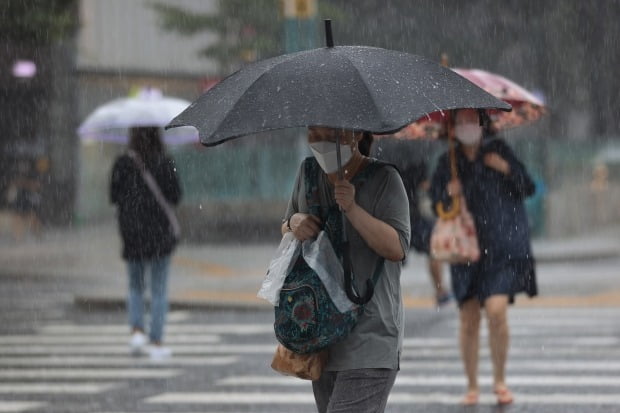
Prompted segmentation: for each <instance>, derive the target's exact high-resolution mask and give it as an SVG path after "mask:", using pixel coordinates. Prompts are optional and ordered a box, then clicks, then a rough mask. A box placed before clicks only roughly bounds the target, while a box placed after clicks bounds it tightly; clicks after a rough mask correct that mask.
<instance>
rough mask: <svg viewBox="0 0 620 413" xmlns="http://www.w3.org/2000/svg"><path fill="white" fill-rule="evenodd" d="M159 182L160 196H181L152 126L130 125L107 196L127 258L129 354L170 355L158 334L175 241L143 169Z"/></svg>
mask: <svg viewBox="0 0 620 413" xmlns="http://www.w3.org/2000/svg"><path fill="white" fill-rule="evenodd" d="M143 168H146V171H148V172H149V174H150V176H151V177H152V178H153V180H154V181H155V184H156V185H157V186H158V187H159V190H160V194H161V195H163V197H165V200H166V201H167V202H168V203H170V204H173V205H176V204H178V203H179V201H180V200H181V188H180V186H179V181H178V177H177V174H176V168H175V166H174V163H173V161H172V159H171V158H169V157H168V156H167V155H166V153H165V151H164V146H163V143H162V140H161V136H160V128H158V127H134V128H131V129H130V140H129V151H128V153H126V154H124V155H121V156H120V157H119V158H118V159H117V160H116V161H115V163H114V167H113V169H112V177H111V183H110V200H111V202H112V203H113V204H115V205H116V206H117V208H118V210H117V216H118V224H119V229H120V233H121V238H122V242H123V251H122V257H123V259H125V260H126V261H127V270H128V275H129V295H128V300H127V309H128V312H129V323H130V327H131V340H130V348H131V351H132V353H133V354H136V355H138V354H140V353H141V352H142V351H143V350H144V349H148V352H149V354H150V356H151V358H153V359H161V358H166V357H169V356H170V355H171V351H170V349H169V348H167V347H163V346H162V345H161V344H162V339H163V333H164V324H165V320H166V313H167V311H168V295H167V289H168V271H169V267H170V255H171V254H172V252H173V250H174V248H175V246H176V243H177V240H176V237H175V234H174V231H173V229H172V228H171V227H172V225H171V221H170V219H169V216H167V213H166V211H165V208H163V207H162V206H161V204H160V201H158V199H157V196H156V195H155V193H154V191H153V190H152V189H151V188H150V187H149V185H148V183H147V181H146V179H145V174H144V171H142V170H141V169H143ZM147 268H150V275H151V276H150V287H151V324H150V330H149V340H148V341H150V346H149V347H148V348H147V347H146V344H147V337H146V335H145V330H144V321H143V314H144V298H143V295H144V290H145V271H146V269H147Z"/></svg>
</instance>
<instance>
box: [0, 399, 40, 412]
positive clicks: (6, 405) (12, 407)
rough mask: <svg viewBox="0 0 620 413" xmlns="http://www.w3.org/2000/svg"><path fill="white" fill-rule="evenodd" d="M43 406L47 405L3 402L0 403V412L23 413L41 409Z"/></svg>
mask: <svg viewBox="0 0 620 413" xmlns="http://www.w3.org/2000/svg"><path fill="white" fill-rule="evenodd" d="M45 405H47V403H43V402H16V401H9V400H3V401H2V403H0V412H1V413H18V412H25V411H26V410H35V409H41V408H42V407H43V406H45Z"/></svg>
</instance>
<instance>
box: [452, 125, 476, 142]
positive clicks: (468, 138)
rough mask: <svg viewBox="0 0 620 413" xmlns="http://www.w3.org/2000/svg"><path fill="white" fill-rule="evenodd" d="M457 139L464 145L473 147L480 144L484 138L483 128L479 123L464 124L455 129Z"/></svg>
mask: <svg viewBox="0 0 620 413" xmlns="http://www.w3.org/2000/svg"><path fill="white" fill-rule="evenodd" d="M454 133H455V134H456V139H458V140H459V141H460V142H461V143H462V144H463V145H468V146H472V145H475V144H477V143H478V142H480V139H481V138H482V126H480V125H478V124H477V123H463V124H461V125H456V126H455V127H454Z"/></svg>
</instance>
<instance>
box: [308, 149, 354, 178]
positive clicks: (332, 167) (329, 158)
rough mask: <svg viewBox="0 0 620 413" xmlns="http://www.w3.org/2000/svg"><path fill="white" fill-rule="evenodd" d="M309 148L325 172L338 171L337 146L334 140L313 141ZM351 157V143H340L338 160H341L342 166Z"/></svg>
mask: <svg viewBox="0 0 620 413" xmlns="http://www.w3.org/2000/svg"><path fill="white" fill-rule="evenodd" d="M310 150H311V151H312V154H313V155H314V157H315V158H316V161H317V162H318V163H319V165H320V166H321V169H322V170H323V171H324V172H325V173H326V174H331V173H334V172H337V171H338V154H337V150H338V147H337V146H336V143H335V142H327V141H320V142H313V143H311V144H310ZM352 157H353V150H352V149H351V145H348V144H345V145H340V161H341V162H342V166H345V165H346V164H347V162H349V161H350V160H351V158H352Z"/></svg>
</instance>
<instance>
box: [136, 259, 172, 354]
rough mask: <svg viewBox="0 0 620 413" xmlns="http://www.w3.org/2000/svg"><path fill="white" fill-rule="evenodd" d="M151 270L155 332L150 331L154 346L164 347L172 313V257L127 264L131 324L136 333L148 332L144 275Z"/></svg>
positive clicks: (152, 321)
mask: <svg viewBox="0 0 620 413" xmlns="http://www.w3.org/2000/svg"><path fill="white" fill-rule="evenodd" d="M147 267H150V269H151V279H150V285H151V328H150V330H149V338H150V340H151V342H152V343H160V342H161V341H162V336H163V333H164V324H165V322H166V313H167V312H168V270H169V268H170V256H165V257H161V258H157V259H153V260H144V261H127V270H128V273H129V296H128V299H127V310H128V312H129V324H130V325H131V327H132V328H134V329H140V330H142V331H144V290H145V278H144V273H145V272H146V268H147Z"/></svg>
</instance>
